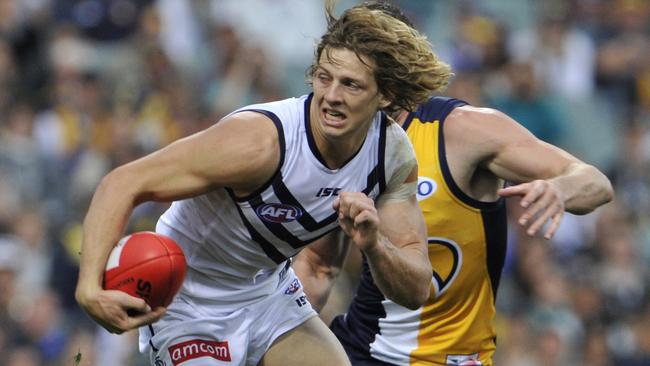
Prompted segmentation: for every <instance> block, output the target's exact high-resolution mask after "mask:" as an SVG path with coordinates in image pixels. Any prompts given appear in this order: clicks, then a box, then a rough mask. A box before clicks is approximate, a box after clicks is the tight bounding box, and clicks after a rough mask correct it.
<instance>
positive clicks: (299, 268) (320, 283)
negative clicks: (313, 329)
mask: <svg viewBox="0 0 650 366" xmlns="http://www.w3.org/2000/svg"><path fill="white" fill-rule="evenodd" d="M293 270H294V271H295V272H296V275H297V276H298V278H299V279H300V282H301V283H302V285H303V289H304V291H305V295H306V296H307V299H308V300H309V302H310V303H311V306H312V307H313V308H314V310H316V312H319V313H320V311H321V310H322V309H323V307H324V306H325V304H326V303H327V299H328V298H329V295H330V293H331V292H332V288H333V287H334V282H335V281H336V278H337V277H338V275H339V273H340V269H339V268H320V269H319V268H318V267H317V266H315V265H313V264H312V263H310V262H309V261H307V260H306V259H305V258H304V257H301V256H300V255H299V256H298V257H296V260H295V261H294V263H293Z"/></svg>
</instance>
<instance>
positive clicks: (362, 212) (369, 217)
mask: <svg viewBox="0 0 650 366" xmlns="http://www.w3.org/2000/svg"><path fill="white" fill-rule="evenodd" d="M333 207H334V209H335V210H336V211H338V213H339V225H340V226H341V228H342V229H343V232H345V234H346V235H347V236H349V237H350V239H352V242H353V243H354V244H355V245H357V246H358V247H359V249H361V250H367V249H369V248H371V247H372V246H373V245H375V244H377V238H378V228H379V215H378V214H377V209H376V208H375V202H374V201H373V200H372V199H371V198H370V197H368V196H366V195H365V194H364V193H361V192H342V193H341V194H340V195H339V198H338V199H337V200H336V201H334V204H333Z"/></svg>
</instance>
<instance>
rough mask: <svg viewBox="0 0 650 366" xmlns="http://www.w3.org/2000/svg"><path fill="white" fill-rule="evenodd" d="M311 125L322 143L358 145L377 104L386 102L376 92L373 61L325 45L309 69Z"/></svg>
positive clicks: (351, 52) (348, 51)
mask: <svg viewBox="0 0 650 366" xmlns="http://www.w3.org/2000/svg"><path fill="white" fill-rule="evenodd" d="M311 77H312V86H313V90H314V97H313V99H312V103H311V106H310V120H311V129H312V132H313V134H314V137H315V138H316V139H317V143H318V142H319V141H318V140H324V141H320V142H321V143H325V142H327V143H336V144H341V143H343V144H352V145H356V146H357V147H358V146H360V145H361V143H362V142H363V140H364V139H365V135H366V131H367V128H368V126H369V125H370V123H371V122H372V119H373V117H374V115H375V113H376V112H377V110H378V109H379V108H383V107H385V106H387V105H388V104H389V103H388V102H387V101H386V100H385V98H384V97H383V96H382V94H381V93H380V92H379V89H378V87H377V82H376V80H375V76H374V62H373V61H372V60H371V59H369V58H366V57H364V56H358V55H357V54H356V53H354V52H353V51H350V50H348V49H344V48H326V49H325V50H323V52H322V53H321V56H320V59H319V60H318V64H317V65H316V67H315V68H314V70H313V72H312V75H311Z"/></svg>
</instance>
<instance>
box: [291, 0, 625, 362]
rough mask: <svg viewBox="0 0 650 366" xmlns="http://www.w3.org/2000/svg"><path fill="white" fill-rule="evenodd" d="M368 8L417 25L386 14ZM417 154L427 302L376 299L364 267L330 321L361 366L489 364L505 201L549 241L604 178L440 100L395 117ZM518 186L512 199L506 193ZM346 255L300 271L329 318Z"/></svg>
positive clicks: (324, 251) (593, 200)
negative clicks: (415, 305)
mask: <svg viewBox="0 0 650 366" xmlns="http://www.w3.org/2000/svg"><path fill="white" fill-rule="evenodd" d="M360 6H366V7H370V8H372V9H375V10H377V11H384V12H387V13H389V14H391V15H392V16H393V17H395V18H398V19H400V20H402V21H404V22H405V23H407V24H409V25H410V23H409V22H408V19H406V18H404V17H403V15H401V13H400V12H399V9H397V8H395V7H393V6H391V5H387V4H385V3H366V4H363V5H360ZM393 117H394V119H395V120H396V121H397V123H399V124H401V125H402V126H403V128H404V129H405V130H406V132H407V134H408V136H409V138H410V140H411V142H412V143H413V146H414V148H415V152H416V156H417V160H418V169H419V173H418V175H419V180H418V182H419V183H418V200H419V204H420V208H421V209H422V212H423V214H424V217H425V220H426V223H427V230H428V236H429V259H430V261H431V264H432V267H433V271H434V272H433V275H432V279H431V291H430V297H429V299H428V301H427V302H426V303H425V305H424V306H422V307H421V308H419V309H417V310H409V309H406V308H404V307H402V306H399V305H397V304H395V303H394V302H392V301H390V300H387V299H386V298H385V296H384V295H383V294H382V293H381V292H380V291H379V290H378V289H377V287H376V286H375V284H374V281H373V278H372V275H371V273H370V270H369V266H368V264H367V262H366V261H365V260H364V263H363V271H362V275H361V280H360V283H359V285H358V288H357V291H356V294H355V296H354V299H353V300H352V303H351V304H350V306H349V308H348V312H347V313H346V314H344V315H340V316H338V317H336V318H335V319H334V321H333V322H332V324H331V329H332V330H333V331H334V333H335V334H336V335H337V337H338V338H339V340H340V341H341V343H342V344H343V346H344V348H345V349H346V351H347V353H348V356H349V357H350V359H351V361H352V364H353V365H362V366H363V365H465V366H468V365H483V366H486V365H493V362H492V355H493V353H494V351H495V347H496V343H495V338H496V332H495V326H494V317H495V313H496V310H495V305H494V303H495V296H496V291H497V288H498V283H499V278H500V275H501V270H502V267H503V262H504V258H505V251H506V231H507V228H506V212H505V204H504V202H503V197H515V196H516V197H520V198H521V201H520V205H521V206H522V207H523V209H524V211H523V212H524V213H523V214H522V215H521V216H520V217H519V218H518V223H519V224H520V225H522V226H525V227H527V229H526V231H527V233H528V234H529V235H531V236H532V235H535V234H536V233H538V232H539V231H540V230H542V229H543V227H544V225H545V224H547V223H548V224H549V225H548V227H547V229H546V230H545V231H544V233H543V235H544V237H545V238H547V239H549V238H551V237H552V236H553V234H554V233H555V231H556V230H557V228H558V226H559V225H560V221H561V219H562V216H563V214H564V212H565V211H568V212H571V213H574V214H586V213H588V212H591V211H592V210H594V209H595V208H597V207H598V206H600V205H602V204H604V203H606V202H608V201H610V200H611V198H612V194H613V192H612V187H611V184H610V182H609V180H608V179H607V177H605V175H603V174H602V173H601V172H600V171H599V170H598V169H596V168H595V167H593V166H591V165H589V164H586V163H584V162H582V161H580V160H578V159H577V158H575V157H573V156H571V155H570V154H568V153H567V152H565V151H563V150H561V149H559V148H557V147H555V146H552V145H550V144H547V143H545V142H543V141H540V140H539V139H537V138H535V136H533V135H532V134H531V133H530V132H529V131H527V130H526V129H525V128H523V127H522V126H521V125H520V124H519V123H517V122H516V121H514V120H513V119H511V118H510V117H508V116H506V115H505V114H503V113H501V112H499V111H497V110H494V109H489V108H478V107H474V106H470V105H468V104H467V103H465V102H463V101H460V100H457V99H450V98H441V97H433V98H430V99H429V100H428V101H427V102H426V103H424V104H422V105H420V106H418V108H417V109H416V110H415V111H413V112H411V113H409V112H408V111H394V113H393ZM506 181H507V182H510V183H512V184H514V185H512V186H509V187H507V188H502V187H504V182H506ZM345 252H346V248H345V247H343V248H342V249H341V248H340V250H338V251H334V250H332V248H331V247H330V248H326V247H319V246H316V247H309V248H307V249H305V250H304V251H303V252H302V253H300V255H299V256H298V257H297V258H296V261H295V263H294V269H296V271H297V273H298V275H299V276H300V278H301V280H302V281H303V284H304V287H305V292H306V293H307V295H308V297H309V299H310V301H311V302H312V304H313V305H314V306H315V307H316V308H320V307H322V306H323V305H324V304H325V302H326V299H327V296H328V294H329V291H330V290H331V286H332V283H333V281H334V279H335V277H336V274H337V273H338V272H339V269H340V267H341V265H342V263H343V258H344V253H345Z"/></svg>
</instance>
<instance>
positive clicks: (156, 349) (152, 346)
mask: <svg viewBox="0 0 650 366" xmlns="http://www.w3.org/2000/svg"><path fill="white" fill-rule="evenodd" d="M149 332H150V333H151V338H153V336H154V335H155V333H154V332H153V326H152V325H151V324H149ZM151 338H149V345H150V346H151V349H152V350H153V351H154V352H158V348H156V346H154V345H153V342H152V341H151Z"/></svg>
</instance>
